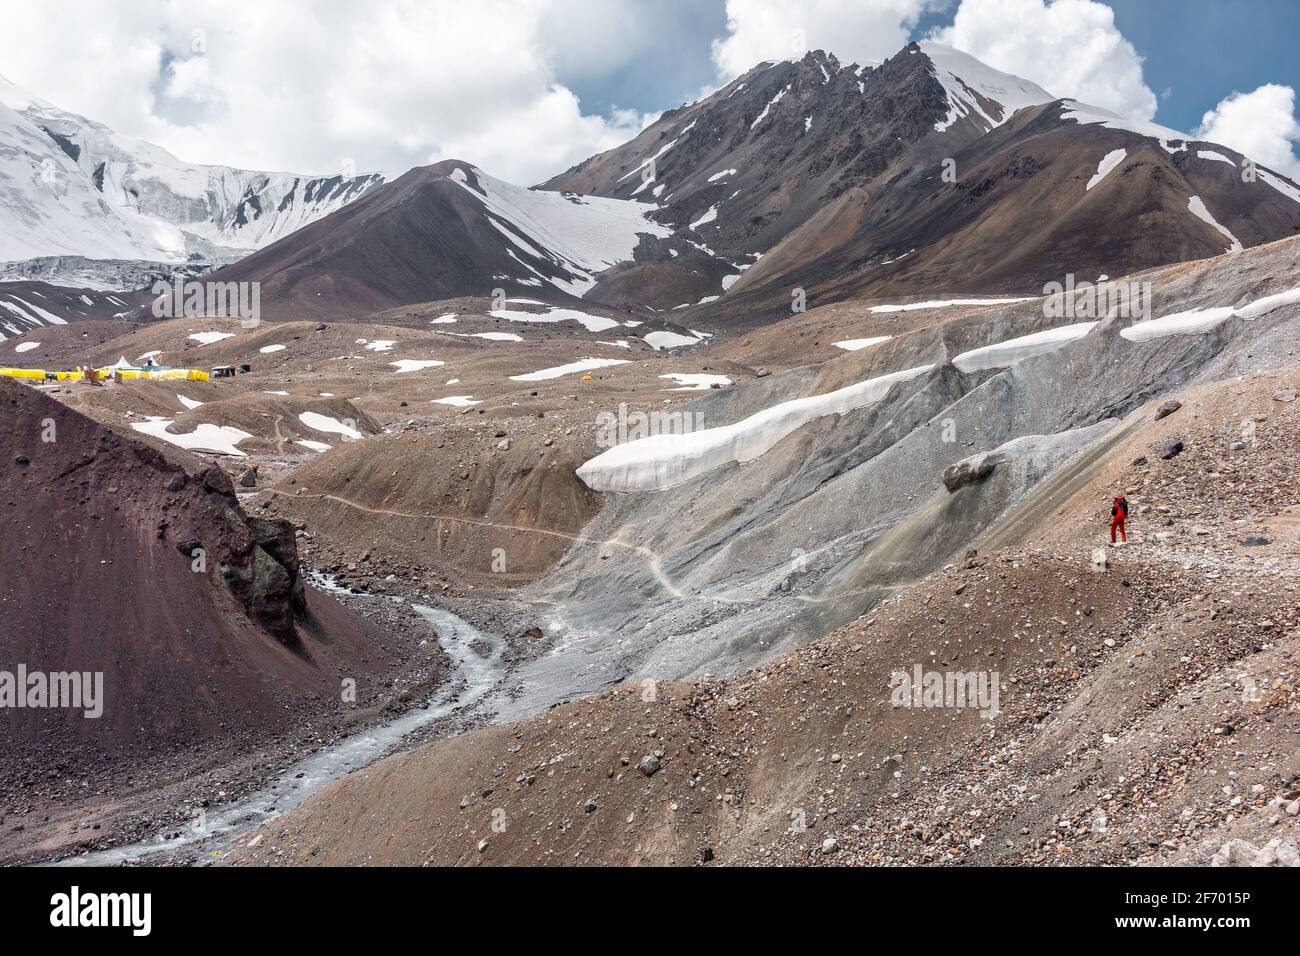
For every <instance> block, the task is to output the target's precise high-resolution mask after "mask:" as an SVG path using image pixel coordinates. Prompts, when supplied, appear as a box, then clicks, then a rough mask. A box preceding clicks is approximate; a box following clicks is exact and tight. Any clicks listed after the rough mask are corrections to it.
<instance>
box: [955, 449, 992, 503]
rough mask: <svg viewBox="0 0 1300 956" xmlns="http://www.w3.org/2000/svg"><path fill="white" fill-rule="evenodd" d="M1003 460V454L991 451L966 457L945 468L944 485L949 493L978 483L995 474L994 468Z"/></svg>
mask: <svg viewBox="0 0 1300 956" xmlns="http://www.w3.org/2000/svg"><path fill="white" fill-rule="evenodd" d="M1002 461H1003V458H1002V456H1000V455H996V454H993V453H991V452H984V453H983V454H979V455H974V456H972V457H970V458H964V459H962V460H961V461H959V462H957V463H956V464H955V465H949V466H948V467H947V468H946V469H944V473H943V484H944V487H945V488H947V489H948V493H949V494H952V493H953V492H955V491H957V489H959V488H965V487H966V486H967V485H977V484H979V483H980V482H981V481H983V480H984V479H985V478H987V477H988V476H989V475H991V474H993V469H995V468H996V467H997V466H998V465H999V464H1001V463H1002Z"/></svg>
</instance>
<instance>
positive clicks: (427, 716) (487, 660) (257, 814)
mask: <svg viewBox="0 0 1300 956" xmlns="http://www.w3.org/2000/svg"><path fill="white" fill-rule="evenodd" d="M316 584H317V586H320V587H323V588H326V589H331V586H330V583H329V582H327V581H323V580H318V581H317V582H316ZM412 608H413V609H414V610H415V612H416V613H417V614H419V615H420V616H421V617H422V618H424V619H425V620H426V621H428V622H429V623H430V624H432V625H433V626H434V627H435V628H437V632H438V643H439V644H440V645H441V646H442V649H443V650H444V651H445V652H446V654H447V657H448V658H449V659H450V660H451V665H452V672H451V675H450V676H449V677H448V680H447V682H446V683H444V684H443V685H442V687H441V688H439V690H438V692H437V693H436V694H435V695H434V697H433V699H432V700H430V701H429V702H428V705H427V706H422V707H417V708H416V709H414V710H411V711H408V712H407V713H405V714H403V715H402V716H400V717H398V718H396V719H394V720H391V721H389V722H388V723H385V724H380V725H379V726H377V727H372V728H370V729H369V730H366V731H362V732H359V733H356V734H354V735H353V736H351V737H348V738H347V739H346V740H343V741H340V742H339V743H338V744H335V745H334V746H331V747H326V748H325V749H323V750H319V751H317V752H316V753H314V754H312V755H311V756H309V757H306V758H304V759H303V760H300V761H299V762H298V763H296V764H294V765H293V766H291V767H289V768H288V769H286V770H285V771H284V772H283V773H282V774H281V775H280V776H279V777H278V778H277V779H276V780H275V781H274V782H273V783H272V784H271V785H270V786H268V787H266V788H265V789H264V790H260V791H258V792H257V793H254V794H251V795H249V796H247V797H245V798H243V799H242V800H238V801H236V802H235V803H232V804H230V805H229V806H226V807H222V808H221V809H219V810H216V811H211V812H209V813H208V814H207V815H206V818H205V819H204V821H203V825H202V827H195V826H182V827H181V828H180V835H179V836H173V837H172V838H171V839H164V835H163V834H158V835H155V836H153V837H150V838H148V839H146V840H142V841H140V842H139V843H132V844H128V845H126V846H120V847H114V848H113V849H111V850H100V851H97V852H94V853H88V854H85V855H82V856H74V857H69V858H67V859H65V860H61V861H59V862H58V864H57V865H59V866H115V865H120V864H124V863H132V862H136V861H144V862H147V863H160V862H163V861H165V860H167V859H170V858H174V857H177V856H180V855H182V854H193V855H196V856H198V857H199V859H200V862H206V861H208V860H211V859H213V858H214V854H216V855H224V854H225V853H226V852H227V851H228V850H229V849H230V848H231V846H232V845H233V844H234V841H235V839H236V838H237V837H239V836H240V835H242V834H244V833H246V832H248V831H249V830H251V829H252V828H254V827H256V826H260V825H261V824H263V823H265V822H267V821H268V820H272V819H274V818H275V817H278V816H279V815H281V814H282V813H286V812H288V811H289V810H292V809H293V808H294V807H296V806H298V805H299V804H300V803H302V802H303V801H304V800H306V799H307V798H308V797H310V796H311V795H312V794H314V793H316V792H317V791H318V790H320V789H321V788H322V787H324V786H325V785H326V784H328V783H330V782H331V781H334V780H337V779H338V778H340V777H342V776H344V775H345V774H349V773H351V772H353V771H354V770H359V769H361V768H362V767H365V766H367V765H369V764H371V763H374V762H375V761H376V760H378V759H379V758H381V757H384V756H387V755H388V754H390V753H392V752H394V751H395V750H397V749H398V747H399V745H400V744H401V742H402V741H403V740H404V739H405V738H406V737H407V736H408V735H409V734H411V733H412V732H413V731H415V730H417V729H419V728H420V727H423V726H424V725H425V724H429V723H432V722H433V721H436V720H440V719H442V718H444V717H447V716H450V715H451V714H456V713H467V712H469V711H470V710H472V709H473V708H474V707H475V706H477V705H478V704H479V703H481V702H482V701H483V699H484V698H485V697H486V696H487V695H488V694H489V693H490V692H491V691H492V690H493V689H494V688H495V687H496V686H497V685H498V684H499V683H501V681H502V679H503V678H504V676H505V672H504V665H503V664H502V655H503V654H504V652H505V649H506V645H505V642H504V641H503V640H502V639H501V638H499V637H496V636H494V635H491V634H485V633H484V632H482V631H480V630H479V629H478V628H476V627H474V626H473V625H472V624H470V623H468V622H467V621H464V620H462V619H461V618H459V617H457V616H456V615H454V614H452V613H450V612H449V611H444V610H442V609H441V608H435V607H427V606H425V605H421V604H413V605H412ZM176 832H177V828H176V826H174V825H173V826H171V827H168V829H167V830H166V834H175V833H176Z"/></svg>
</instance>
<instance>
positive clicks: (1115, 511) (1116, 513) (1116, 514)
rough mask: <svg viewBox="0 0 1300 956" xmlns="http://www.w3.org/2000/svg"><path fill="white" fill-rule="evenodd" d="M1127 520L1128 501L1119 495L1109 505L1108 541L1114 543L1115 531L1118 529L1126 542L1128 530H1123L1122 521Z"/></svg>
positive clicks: (1126, 542)
mask: <svg viewBox="0 0 1300 956" xmlns="http://www.w3.org/2000/svg"><path fill="white" fill-rule="evenodd" d="M1126 520H1128V502H1127V501H1126V500H1125V499H1124V497H1123V496H1122V495H1121V496H1120V497H1118V498H1116V499H1115V500H1114V502H1112V503H1111V506H1110V543H1111V544H1114V543H1115V532H1116V531H1118V532H1119V534H1120V537H1121V538H1123V540H1124V543H1125V544H1128V532H1127V531H1125V530H1124V522H1125V521H1126Z"/></svg>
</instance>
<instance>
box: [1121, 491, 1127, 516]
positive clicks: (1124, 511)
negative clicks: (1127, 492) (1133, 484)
mask: <svg viewBox="0 0 1300 956" xmlns="http://www.w3.org/2000/svg"><path fill="white" fill-rule="evenodd" d="M1119 513H1120V514H1122V515H1123V516H1124V518H1125V520H1127V519H1128V499H1127V498H1125V497H1124V496H1122V495H1121V496H1120V498H1119Z"/></svg>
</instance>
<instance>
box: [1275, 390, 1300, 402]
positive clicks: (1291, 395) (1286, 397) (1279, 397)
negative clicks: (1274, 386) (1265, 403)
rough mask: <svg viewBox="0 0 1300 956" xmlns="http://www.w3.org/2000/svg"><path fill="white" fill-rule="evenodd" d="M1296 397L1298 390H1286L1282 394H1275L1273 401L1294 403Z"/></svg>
mask: <svg viewBox="0 0 1300 956" xmlns="http://www.w3.org/2000/svg"><path fill="white" fill-rule="evenodd" d="M1295 397H1296V390H1295V389H1294V388H1284V389H1282V390H1281V391H1280V392H1274V393H1273V401H1275V402H1294V401H1295Z"/></svg>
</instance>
